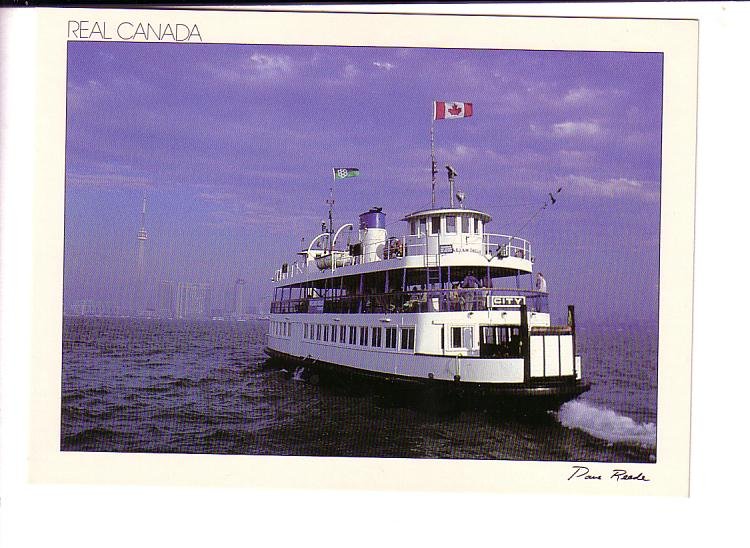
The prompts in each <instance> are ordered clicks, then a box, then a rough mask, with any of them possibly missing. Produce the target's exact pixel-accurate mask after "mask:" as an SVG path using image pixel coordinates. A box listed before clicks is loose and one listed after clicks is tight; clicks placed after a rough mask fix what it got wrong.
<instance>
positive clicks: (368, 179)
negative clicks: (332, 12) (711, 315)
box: [64, 42, 662, 322]
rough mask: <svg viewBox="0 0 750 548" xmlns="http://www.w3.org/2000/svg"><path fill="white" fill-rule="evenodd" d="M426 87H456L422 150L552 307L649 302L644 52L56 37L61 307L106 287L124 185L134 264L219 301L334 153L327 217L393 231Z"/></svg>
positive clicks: (654, 194)
mask: <svg viewBox="0 0 750 548" xmlns="http://www.w3.org/2000/svg"><path fill="white" fill-rule="evenodd" d="M434 100H448V101H467V102H472V103H473V109H474V110H473V112H474V114H473V116H472V117H471V118H466V119H460V120H441V121H436V122H435V145H436V160H437V162H438V165H439V166H444V165H445V164H447V163H450V164H451V165H452V166H453V167H454V168H455V169H456V171H457V172H458V176H457V178H456V188H457V189H461V190H463V191H464V192H465V193H466V195H467V198H466V202H465V203H466V206H467V207H469V208H473V209H480V210H482V211H486V212H487V213H489V214H490V215H491V216H492V217H493V221H492V222H491V223H490V225H489V226H488V227H487V230H488V231H491V232H494V233H502V234H510V235H515V236H519V237H522V238H526V239H528V240H530V241H531V245H532V250H533V255H534V256H535V259H536V263H535V270H538V271H541V272H543V273H544V275H545V277H546V279H547V285H548V289H549V291H550V294H551V303H550V304H551V306H552V307H553V308H555V309H556V312H559V315H560V316H562V314H563V313H564V307H565V305H566V304H575V305H576V312H577V316H578V318H582V319H584V320H585V321H608V322H619V321H624V322H627V321H648V322H655V321H656V320H657V311H658V273H659V264H658V260H659V216H660V164H661V101H662V56H661V54H658V53H628V52H554V51H513V50H456V49H421V48H364V47H321V46H249V45H215V44H153V43H152V44H149V43H133V42H120V43H117V42H109V43H107V42H104V43H99V42H69V44H68V87H67V140H66V181H65V184H66V192H65V271H64V275H65V278H64V296H65V301H66V305H68V304H70V303H73V302H75V301H77V300H81V299H95V300H112V301H119V300H122V299H123V298H124V295H125V293H126V292H127V291H126V290H125V289H124V288H127V287H129V286H130V285H131V284H132V282H133V280H134V277H135V271H136V268H135V265H136V254H137V240H136V235H137V233H138V228H139V226H140V209H141V201H142V197H143V192H144V190H145V191H146V194H147V196H148V208H147V209H148V211H147V215H146V228H147V230H148V235H149V239H148V241H147V243H146V265H147V279H149V280H150V281H151V283H152V285H153V284H156V283H158V281H160V280H165V279H169V280H181V281H191V282H205V283H211V284H213V285H214V287H215V290H214V295H215V297H214V306H217V307H220V306H223V304H224V303H223V301H221V299H222V298H223V297H222V294H223V293H225V291H226V287H229V286H231V284H233V282H234V280H235V279H236V278H244V279H246V280H248V286H247V287H248V289H249V291H250V294H251V300H252V301H254V302H258V303H260V302H262V301H264V300H266V299H267V297H268V292H269V289H270V287H271V284H270V279H271V276H272V275H273V272H274V270H275V269H276V268H278V267H279V266H280V265H281V263H283V262H286V261H289V260H290V259H293V256H294V252H295V251H297V250H298V248H299V246H300V241H301V238H302V237H305V238H306V241H308V242H309V241H310V238H311V237H313V236H315V235H316V234H317V233H318V232H319V230H320V224H321V220H322V219H324V218H326V217H327V211H328V210H327V205H326V204H325V200H326V199H327V198H328V195H329V189H330V188H331V186H332V184H333V183H332V172H331V170H332V168H333V167H357V168H359V169H360V173H361V175H360V176H359V177H357V178H352V179H347V180H344V181H338V182H336V183H335V198H336V207H335V211H334V221H335V223H336V224H337V225H339V224H342V223H345V222H354V221H356V218H357V215H358V214H359V213H362V212H364V211H367V210H368V209H369V208H370V207H373V206H381V207H383V208H384V211H385V212H386V220H387V222H388V223H389V226H388V228H389V231H392V233H394V234H400V233H402V232H405V231H406V224H405V223H402V222H399V220H400V219H401V217H402V216H403V215H404V214H406V213H409V212H411V211H415V210H419V209H424V208H425V207H427V206H429V204H430V195H431V185H430V179H431V176H430V141H429V131H430V124H431V123H432V102H433V101H434ZM558 188H562V190H561V192H560V194H558V195H556V197H557V202H556V203H555V204H554V205H551V204H550V205H549V206H548V207H547V208H546V209H543V210H542V211H541V212H539V209H540V208H541V206H543V205H544V203H545V201H546V200H547V199H548V198H547V193H548V192H554V191H556V190H557V189H558ZM437 193H438V205H444V204H447V201H448V183H447V177H446V173H445V169H442V167H441V172H440V174H439V175H438V189H437ZM150 298H151V299H152V300H153V299H154V298H155V297H154V296H153V295H152V296H151V297H150ZM152 304H153V305H154V306H155V305H156V303H155V302H152Z"/></svg>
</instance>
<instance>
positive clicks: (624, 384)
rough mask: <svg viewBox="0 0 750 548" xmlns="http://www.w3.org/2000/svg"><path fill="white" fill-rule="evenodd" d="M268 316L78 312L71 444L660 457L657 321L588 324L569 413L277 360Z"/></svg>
mask: <svg viewBox="0 0 750 548" xmlns="http://www.w3.org/2000/svg"><path fill="white" fill-rule="evenodd" d="M266 329H267V322H263V321H257V322H247V323H230V322H179V321H162V320H132V319H114V318H113V319H107V318H79V317H68V318H65V319H64V324H63V367H62V425H61V448H62V450H64V451H111V452H149V453H206V454H209V453H211V454H248V455H303V456H356V457H368V456H369V457H418V458H460V459H512V460H518V459H523V460H562V461H601V462H628V461H631V462H650V461H654V460H655V458H656V456H655V455H656V448H655V444H656V361H657V360H656V358H657V354H656V350H657V347H656V343H657V334H656V330H655V328H652V329H651V330H644V329H640V330H639V331H635V330H632V329H628V328H625V327H619V328H618V327H615V328H599V329H597V330H589V329H585V328H580V329H579V334H578V345H579V350H580V353H581V354H582V355H583V359H584V373H585V374H586V376H587V377H588V379H589V380H591V381H592V382H593V383H594V386H593V388H592V390H591V391H590V392H588V393H586V394H584V395H583V396H581V398H579V399H578V400H576V401H573V402H569V403H567V404H565V405H564V406H563V407H562V408H561V409H560V411H559V412H557V413H549V414H546V415H542V416H533V417H521V416H508V415H507V414H503V413H499V412H496V411H495V410H492V409H448V410H446V409H435V408H433V407H425V406H424V405H421V404H420V403H419V402H409V401H403V400H399V401H394V400H392V399H389V398H387V397H383V396H382V395H377V394H369V393H364V394H363V393H351V392H350V391H347V390H344V389H341V387H332V386H316V385H312V384H309V383H307V382H305V381H303V380H296V379H295V378H294V376H293V375H290V374H288V372H286V371H284V370H280V369H279V368H272V367H269V366H267V365H266V363H265V356H264V354H263V344H264V336H265V333H266Z"/></svg>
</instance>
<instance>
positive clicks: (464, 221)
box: [461, 215, 472, 234]
mask: <svg viewBox="0 0 750 548" xmlns="http://www.w3.org/2000/svg"><path fill="white" fill-rule="evenodd" d="M471 229H472V222H471V217H469V216H468V215H464V216H463V217H461V232H463V233H464V234H471Z"/></svg>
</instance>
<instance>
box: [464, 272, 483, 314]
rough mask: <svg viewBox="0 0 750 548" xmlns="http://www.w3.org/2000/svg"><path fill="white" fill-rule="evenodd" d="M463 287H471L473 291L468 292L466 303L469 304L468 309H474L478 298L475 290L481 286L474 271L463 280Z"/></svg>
mask: <svg viewBox="0 0 750 548" xmlns="http://www.w3.org/2000/svg"><path fill="white" fill-rule="evenodd" d="M461 287H463V288H465V289H470V290H472V291H469V292H467V293H468V295H467V299H465V300H466V303H467V304H468V307H467V308H468V310H474V305H475V300H476V293H477V292H476V291H474V290H475V289H476V288H478V287H479V280H477V278H476V276H474V274H473V273H471V272H470V273H469V274H468V275H467V276H466V277H465V278H464V280H463V281H462V282H461Z"/></svg>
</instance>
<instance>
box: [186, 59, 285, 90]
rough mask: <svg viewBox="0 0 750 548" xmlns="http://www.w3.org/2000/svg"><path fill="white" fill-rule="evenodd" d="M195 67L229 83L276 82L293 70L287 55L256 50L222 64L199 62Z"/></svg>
mask: <svg viewBox="0 0 750 548" xmlns="http://www.w3.org/2000/svg"><path fill="white" fill-rule="evenodd" d="M197 67H198V68H200V69H202V70H203V71H205V72H206V73H207V74H209V75H210V76H212V77H213V78H215V79H217V80H220V81H224V82H228V83H230V84H238V83H240V84H243V83H245V84H248V83H249V84H252V83H262V82H277V81H279V80H283V79H285V78H286V77H288V76H290V75H292V74H293V73H294V72H295V66H294V63H293V62H292V59H291V57H289V56H288V55H282V54H279V55H268V54H265V53H257V52H256V53H252V54H251V55H249V56H245V57H242V58H240V59H238V60H231V61H230V62H228V63H225V64H223V65H221V64H215V63H200V64H198V66H197Z"/></svg>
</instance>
